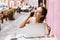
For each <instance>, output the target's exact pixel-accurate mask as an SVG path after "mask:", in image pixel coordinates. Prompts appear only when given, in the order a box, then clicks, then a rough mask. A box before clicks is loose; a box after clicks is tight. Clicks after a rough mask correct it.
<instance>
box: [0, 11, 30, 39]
mask: <svg viewBox="0 0 60 40" xmlns="http://www.w3.org/2000/svg"><path fill="white" fill-rule="evenodd" d="M29 14H30V13H25V12H21V13H20V14H19V13H17V12H15V15H14V17H15V20H14V21H10V20H8V21H5V20H4V23H3V24H2V25H1V28H2V30H1V31H0V40H4V38H5V37H6V36H7V35H8V34H10V33H15V32H18V31H20V28H19V24H20V23H21V22H22V21H24V20H25V19H26V18H27V17H28V16H29Z"/></svg>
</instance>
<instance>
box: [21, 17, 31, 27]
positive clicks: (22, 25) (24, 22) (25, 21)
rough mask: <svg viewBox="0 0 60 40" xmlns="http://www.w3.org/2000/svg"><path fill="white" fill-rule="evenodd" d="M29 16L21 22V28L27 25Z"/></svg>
mask: <svg viewBox="0 0 60 40" xmlns="http://www.w3.org/2000/svg"><path fill="white" fill-rule="evenodd" d="M29 18H30V16H29V17H28V18H27V19H26V20H24V21H23V22H22V23H21V24H20V28H23V27H25V25H26V23H27V20H28V19H29Z"/></svg>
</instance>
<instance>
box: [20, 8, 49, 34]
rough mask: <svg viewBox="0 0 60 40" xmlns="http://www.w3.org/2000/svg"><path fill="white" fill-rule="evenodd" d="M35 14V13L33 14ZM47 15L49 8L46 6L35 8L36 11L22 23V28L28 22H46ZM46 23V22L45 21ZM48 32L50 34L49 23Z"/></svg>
mask: <svg viewBox="0 0 60 40" xmlns="http://www.w3.org/2000/svg"><path fill="white" fill-rule="evenodd" d="M33 14H34V15H33ZM46 15H47V9H46V8H44V7H39V8H37V9H36V10H35V12H33V13H32V15H30V16H29V17H28V18H27V19H26V20H25V21H24V22H23V23H22V24H21V25H20V28H23V27H25V25H26V24H27V23H29V24H33V23H44V22H43V21H44V19H45V18H46ZM45 24H46V23H45ZM46 26H47V27H46V34H47V35H49V33H50V30H49V27H48V25H47V24H46Z"/></svg>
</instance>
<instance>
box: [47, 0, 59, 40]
mask: <svg viewBox="0 0 60 40" xmlns="http://www.w3.org/2000/svg"><path fill="white" fill-rule="evenodd" d="M59 5H60V0H49V1H48V14H47V23H48V25H49V26H50V27H51V34H54V35H56V36H57V38H58V40H60V6H59Z"/></svg>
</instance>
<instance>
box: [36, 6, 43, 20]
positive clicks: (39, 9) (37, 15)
mask: <svg viewBox="0 0 60 40" xmlns="http://www.w3.org/2000/svg"><path fill="white" fill-rule="evenodd" d="M35 17H36V21H39V19H40V18H41V17H42V8H41V7H39V8H37V10H35Z"/></svg>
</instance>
